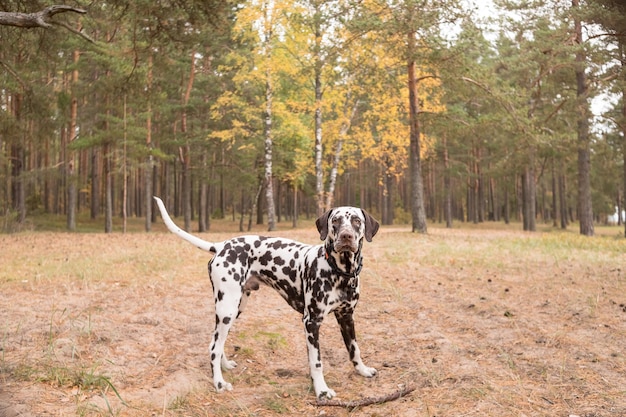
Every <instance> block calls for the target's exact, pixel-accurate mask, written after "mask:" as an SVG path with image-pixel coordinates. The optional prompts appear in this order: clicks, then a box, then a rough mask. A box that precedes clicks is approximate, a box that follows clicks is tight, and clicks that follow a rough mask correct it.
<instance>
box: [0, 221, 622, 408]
mask: <svg viewBox="0 0 626 417" xmlns="http://www.w3.org/2000/svg"><path fill="white" fill-rule="evenodd" d="M312 223H313V222H311V224H312ZM217 227H219V225H217V226H214V227H213V228H214V229H216V230H217ZM283 227H284V229H283V230H280V231H278V232H273V233H272V234H273V235H279V236H285V237H290V238H294V239H298V240H301V241H304V242H308V243H317V242H319V238H318V236H317V234H316V231H315V230H314V228H313V227H307V228H302V229H296V230H291V229H287V228H286V227H287V226H283ZM518 229H519V225H511V226H504V225H484V226H481V227H470V226H467V225H463V226H462V227H460V228H454V229H443V228H438V227H434V226H431V227H430V229H429V233H428V234H427V235H417V234H412V233H410V231H409V229H407V228H402V227H383V228H382V229H381V231H380V232H379V234H378V235H376V237H375V238H374V241H373V242H372V243H370V244H366V245H365V247H364V251H365V266H364V269H363V272H362V274H361V278H362V280H361V300H360V303H359V306H358V308H357V312H356V317H355V320H356V326H357V335H358V339H359V341H360V347H361V350H362V355H363V357H364V361H365V362H366V364H367V365H368V366H373V367H376V368H377V369H378V371H379V373H378V375H377V376H376V377H374V378H372V379H367V378H363V377H361V376H359V375H357V374H356V372H355V371H354V370H353V367H352V366H351V365H350V363H349V361H348V355H347V353H346V351H345V348H344V346H343V342H342V339H341V335H340V332H339V329H338V326H337V323H336V321H335V319H334V317H328V318H327V320H326V321H325V322H324V325H323V326H322V334H321V347H322V353H323V361H324V365H325V374H326V381H327V382H328V384H329V386H330V387H331V388H333V389H334V390H335V391H336V392H337V394H338V397H337V398H338V399H340V400H344V401H353V400H359V399H363V398H368V397H380V396H385V395H388V394H391V393H393V392H396V391H397V390H399V389H401V388H403V387H415V388H416V389H415V391H413V392H412V393H411V394H409V395H407V396H405V397H402V398H400V399H397V400H394V401H387V402H385V403H383V404H375V405H367V406H362V407H357V408H338V407H327V406H318V405H316V404H315V395H314V393H313V391H312V387H311V383H310V379H309V375H308V365H307V356H306V344H305V340H304V332H303V329H302V323H301V319H300V317H299V315H298V313H296V312H295V311H293V310H292V309H291V308H290V307H289V306H288V305H287V304H286V303H285V302H284V301H283V300H282V299H281V298H280V297H279V296H278V294H276V293H275V292H273V291H272V290H270V289H269V288H261V290H260V291H259V292H256V293H255V294H254V295H253V297H252V298H251V300H250V302H249V304H248V306H247V309H246V311H245V313H244V314H243V316H242V317H241V318H240V319H239V320H238V321H237V322H236V323H235V326H234V327H233V329H232V331H231V334H230V336H229V338H228V340H227V345H226V351H227V353H228V354H229V356H230V357H231V358H233V359H235V360H237V361H238V363H239V366H238V367H237V368H235V369H234V370H232V371H226V372H225V378H226V379H227V380H228V381H229V382H232V383H233V386H234V390H233V391H232V392H226V393H222V394H217V393H216V392H215V391H214V389H213V387H212V383H211V377H210V367H209V355H208V346H209V343H210V339H211V336H212V331H213V326H214V313H213V311H214V306H213V301H212V300H213V296H212V290H211V284H210V282H209V280H208V278H207V275H206V262H207V261H208V259H209V258H208V254H207V253H205V252H202V251H200V250H198V249H196V248H194V247H192V246H191V245H189V244H188V243H186V242H183V241H182V240H180V239H179V238H177V237H175V236H174V235H172V234H169V233H166V232H165V231H164V229H163V227H162V226H161V225H160V224H159V225H157V226H155V230H154V231H153V232H152V233H149V234H146V233H128V234H121V233H114V234H109V235H105V234H96V233H50V232H23V233H18V234H13V235H0V417H8V416H11V417H13V416H75V415H79V416H218V417H219V416H290V415H297V416H440V417H444V416H498V417H500V416H563V417H569V416H580V417H609V416H616V417H617V416H626V350H625V346H626V240H625V239H623V238H622V237H620V235H621V234H622V230H621V229H619V228H617V227H615V228H605V229H604V230H602V228H597V231H600V233H598V234H603V235H602V236H596V237H593V238H585V237H582V236H579V235H578V234H577V233H576V232H574V231H573V230H571V231H565V232H562V231H556V230H550V229H546V230H544V231H540V232H536V233H524V232H521V231H519V230H518ZM572 229H573V228H572ZM237 234H238V233H236V232H235V231H232V230H230V231H229V230H224V231H221V232H219V233H216V232H211V233H204V234H200V236H201V237H203V238H205V239H207V240H222V239H225V238H227V237H231V236H233V235H237Z"/></svg>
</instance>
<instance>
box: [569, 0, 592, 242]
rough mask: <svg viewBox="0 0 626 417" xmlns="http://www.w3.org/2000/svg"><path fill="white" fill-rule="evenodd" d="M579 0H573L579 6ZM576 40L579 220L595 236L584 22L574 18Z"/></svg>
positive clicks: (587, 232)
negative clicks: (577, 48) (583, 46)
mask: <svg viewBox="0 0 626 417" xmlns="http://www.w3.org/2000/svg"><path fill="white" fill-rule="evenodd" d="M578 5H579V0H572V7H573V8H578ZM574 31H575V42H576V44H577V45H578V46H579V50H578V51H577V52H576V58H575V72H576V97H577V98H578V123H577V128H578V129H577V130H578V221H579V224H580V234H581V235H585V236H593V233H594V230H593V207H592V202H591V151H590V146H589V104H588V102H587V77H586V75H585V52H584V50H583V48H582V44H583V35H582V22H581V21H580V19H579V18H578V17H575V18H574Z"/></svg>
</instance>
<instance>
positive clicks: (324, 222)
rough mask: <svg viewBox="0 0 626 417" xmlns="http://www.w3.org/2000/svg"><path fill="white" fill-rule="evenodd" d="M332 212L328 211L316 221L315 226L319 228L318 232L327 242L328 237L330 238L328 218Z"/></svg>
mask: <svg viewBox="0 0 626 417" xmlns="http://www.w3.org/2000/svg"><path fill="white" fill-rule="evenodd" d="M332 212H333V210H332V209H330V210H327V211H326V213H324V214H322V215H321V216H320V217H319V218H318V219H317V220H315V225H316V226H317V231H318V232H320V239H321V240H326V236H328V218H329V217H330V214H331V213H332Z"/></svg>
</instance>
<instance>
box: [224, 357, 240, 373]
mask: <svg viewBox="0 0 626 417" xmlns="http://www.w3.org/2000/svg"><path fill="white" fill-rule="evenodd" d="M236 367H237V362H235V361H229V360H228V359H226V356H222V369H225V370H230V369H233V368H236Z"/></svg>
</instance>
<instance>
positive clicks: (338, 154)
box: [325, 102, 358, 210]
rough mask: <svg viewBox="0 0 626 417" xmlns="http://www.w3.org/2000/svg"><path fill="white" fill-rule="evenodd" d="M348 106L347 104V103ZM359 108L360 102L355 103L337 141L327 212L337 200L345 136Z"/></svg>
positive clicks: (327, 198)
mask: <svg viewBox="0 0 626 417" xmlns="http://www.w3.org/2000/svg"><path fill="white" fill-rule="evenodd" d="M346 106H347V103H346ZM357 108H358V102H355V103H354V106H353V107H352V113H351V114H350V117H349V118H348V119H346V120H345V121H344V122H343V123H342V124H341V128H340V129H339V139H337V145H336V146H335V155H334V158H333V166H332V168H331V170H330V177H329V178H328V193H327V194H326V204H325V210H330V209H331V208H332V207H333V204H334V199H335V185H336V184H337V173H338V171H339V162H340V161H341V149H342V148H343V140H344V138H345V136H346V135H347V134H348V130H350V126H351V125H352V120H354V117H355V116H356V111H357ZM346 110H347V109H346V108H344V117H346V116H347V115H346V114H345V113H346Z"/></svg>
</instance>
